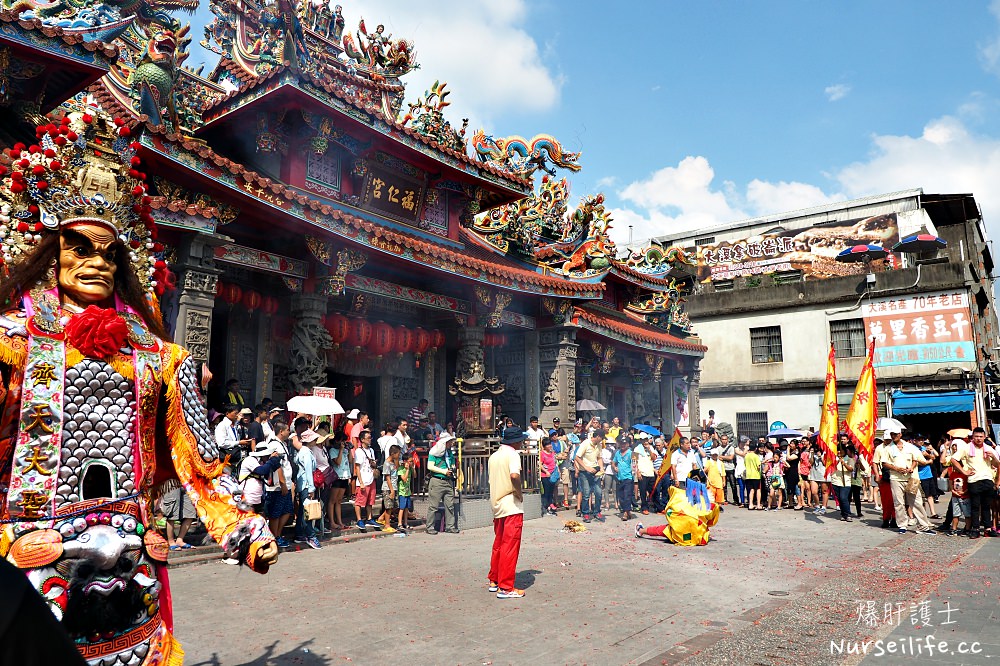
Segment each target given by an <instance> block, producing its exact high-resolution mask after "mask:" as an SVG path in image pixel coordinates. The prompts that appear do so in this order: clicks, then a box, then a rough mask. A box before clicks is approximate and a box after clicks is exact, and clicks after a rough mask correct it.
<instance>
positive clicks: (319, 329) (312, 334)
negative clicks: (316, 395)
mask: <svg viewBox="0 0 1000 666" xmlns="http://www.w3.org/2000/svg"><path fill="white" fill-rule="evenodd" d="M326 301H327V297H326V296H324V295H322V294H294V295H293V296H292V318H293V319H294V320H295V324H294V326H293V327H292V347H291V360H290V371H289V373H288V374H289V382H290V383H291V385H292V391H293V393H294V394H295V395H301V394H303V393H311V392H312V389H313V387H314V386H324V385H325V384H326V350H327V349H330V348H331V347H332V346H333V339H332V338H331V337H330V334H329V333H328V332H327V330H326V329H325V328H323V323H322V319H323V316H324V315H326Z"/></svg>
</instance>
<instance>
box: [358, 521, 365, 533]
mask: <svg viewBox="0 0 1000 666" xmlns="http://www.w3.org/2000/svg"><path fill="white" fill-rule="evenodd" d="M358 529H359V530H361V531H362V532H367V530H366V529H365V521H363V520H359V521H358Z"/></svg>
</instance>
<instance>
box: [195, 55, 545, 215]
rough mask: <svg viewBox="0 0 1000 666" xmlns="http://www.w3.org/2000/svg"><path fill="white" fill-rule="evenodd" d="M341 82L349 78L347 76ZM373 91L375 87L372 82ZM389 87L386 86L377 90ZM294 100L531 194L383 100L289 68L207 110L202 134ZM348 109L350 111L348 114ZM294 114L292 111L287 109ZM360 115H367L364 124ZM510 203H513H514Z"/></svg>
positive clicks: (524, 182) (523, 183)
mask: <svg viewBox="0 0 1000 666" xmlns="http://www.w3.org/2000/svg"><path fill="white" fill-rule="evenodd" d="M341 76H343V77H345V78H349V77H348V76H347V75H346V74H342V75H341ZM368 85H372V84H371V83H370V82H369V84H368ZM374 85H376V86H378V85H383V86H384V85H385V84H377V83H376V84H374ZM289 94H290V95H291V96H292V97H293V99H294V100H295V102H296V103H297V104H299V105H302V106H305V107H312V108H313V109H316V108H327V109H330V110H335V111H340V112H344V111H349V112H350V113H347V114H346V118H349V119H351V120H354V121H355V122H358V123H361V124H362V125H364V126H366V127H367V128H369V129H370V130H375V131H376V132H379V133H380V134H382V135H384V136H387V137H389V138H392V139H395V140H396V141H397V142H398V143H400V144H401V148H403V149H404V150H405V149H410V150H415V151H417V152H419V153H421V154H422V155H423V156H425V157H430V158H431V159H433V160H435V161H436V162H437V163H438V164H441V165H445V166H449V167H451V168H453V169H458V170H460V171H462V172H464V173H467V174H469V175H472V176H474V177H477V178H483V177H486V178H487V179H488V181H489V182H490V183H492V184H494V185H498V186H501V187H505V188H507V189H508V190H511V191H512V192H514V193H516V194H517V195H518V196H521V195H523V194H525V193H527V192H529V191H530V190H531V187H532V180H531V179H530V178H526V177H523V176H519V175H517V174H513V173H511V172H509V171H505V170H503V169H500V168H498V167H496V166H494V165H492V164H488V163H485V162H482V161H479V160H476V159H474V158H472V157H470V156H469V155H468V154H467V153H465V152H463V151H458V150H454V149H453V148H451V147H449V146H445V145H442V144H440V143H439V142H438V141H436V140H434V139H433V138H431V137H428V136H426V135H425V134H422V133H420V132H418V131H416V130H414V129H413V128H412V127H408V126H406V125H403V124H402V123H400V122H399V121H398V120H395V119H394V118H392V117H391V114H389V115H387V114H385V113H383V112H382V111H383V104H382V99H381V98H378V99H375V98H374V97H372V96H371V95H370V94H368V95H366V94H365V93H363V92H362V91H360V90H357V89H356V88H355V94H353V95H351V94H348V93H347V92H345V91H344V89H343V88H342V87H340V86H339V85H337V84H335V83H334V82H330V81H323V80H321V79H320V78H319V77H317V76H315V75H314V74H311V73H309V72H301V71H295V70H294V69H293V68H291V67H288V66H281V67H276V68H275V69H272V70H271V71H270V72H269V73H268V74H266V75H264V76H261V77H259V78H257V79H255V80H253V81H251V82H248V83H247V85H246V86H244V87H242V88H240V89H239V90H234V91H232V92H230V93H228V94H227V95H226V96H224V97H222V98H220V99H219V100H217V101H215V102H214V103H212V104H211V105H210V106H208V107H207V108H205V109H203V110H202V116H203V119H204V121H205V124H204V125H203V126H202V127H201V128H200V129H199V131H198V134H199V135H203V134H205V133H206V132H208V131H211V129H212V128H213V127H215V126H218V125H220V124H221V123H223V122H226V123H230V122H233V121H234V120H235V118H236V117H237V116H239V115H242V114H243V113H245V112H248V111H250V112H253V111H255V110H256V109H255V107H257V106H258V105H259V104H260V102H261V100H263V99H264V98H265V97H270V98H278V97H280V96H287V95H289ZM345 107H347V108H345ZM284 108H288V107H284ZM357 111H360V112H362V113H363V114H364V118H359V117H358V114H357ZM508 200H509V199H508Z"/></svg>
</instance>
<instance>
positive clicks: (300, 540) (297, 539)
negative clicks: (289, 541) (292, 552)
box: [295, 536, 309, 543]
mask: <svg viewBox="0 0 1000 666" xmlns="http://www.w3.org/2000/svg"><path fill="white" fill-rule="evenodd" d="M308 541H309V539H307V538H305V537H304V536H297V537H295V543H307V542H308Z"/></svg>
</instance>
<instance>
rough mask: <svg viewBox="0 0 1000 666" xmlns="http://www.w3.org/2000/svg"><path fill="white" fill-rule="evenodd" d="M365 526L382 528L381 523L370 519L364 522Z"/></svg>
mask: <svg viewBox="0 0 1000 666" xmlns="http://www.w3.org/2000/svg"><path fill="white" fill-rule="evenodd" d="M365 525H367V526H368V527H382V523H380V522H377V521H375V520H372V519H371V518H369V519H368V520H366V521H365Z"/></svg>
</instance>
